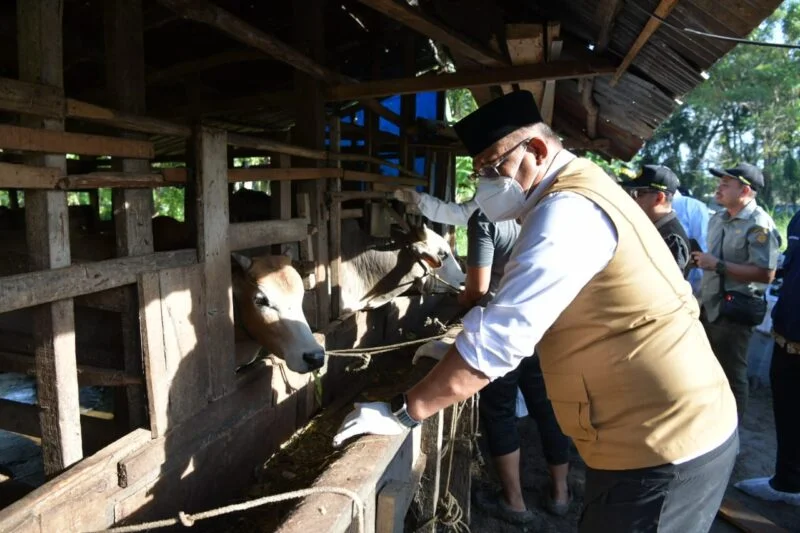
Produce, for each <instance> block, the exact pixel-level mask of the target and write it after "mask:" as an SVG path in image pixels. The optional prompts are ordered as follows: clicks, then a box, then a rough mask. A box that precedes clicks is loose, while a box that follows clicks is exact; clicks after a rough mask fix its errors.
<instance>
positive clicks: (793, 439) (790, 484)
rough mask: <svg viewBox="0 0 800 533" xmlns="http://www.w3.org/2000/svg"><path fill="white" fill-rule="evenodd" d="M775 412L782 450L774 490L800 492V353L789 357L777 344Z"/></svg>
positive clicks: (774, 354) (772, 371) (771, 372)
mask: <svg viewBox="0 0 800 533" xmlns="http://www.w3.org/2000/svg"><path fill="white" fill-rule="evenodd" d="M769 381H770V384H771V386H772V409H773V411H774V413H775V435H776V438H777V441H778V451H777V454H776V455H777V456H776V461H775V477H774V478H772V482H771V484H772V488H774V489H775V490H780V491H783V492H800V423H798V416H797V408H798V407H800V354H789V353H787V352H786V350H785V349H783V348H781V347H780V346H778V345H777V344H775V346H774V347H773V349H772V364H771V366H770V369H769Z"/></svg>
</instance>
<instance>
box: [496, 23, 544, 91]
mask: <svg viewBox="0 0 800 533" xmlns="http://www.w3.org/2000/svg"><path fill="white" fill-rule="evenodd" d="M506 44H507V46H508V53H509V55H510V56H511V62H512V63H513V64H514V65H534V64H538V63H544V62H545V42H544V27H543V26H542V25H541V24H508V25H507V26H506ZM519 88H520V90H523V91H530V92H531V94H533V97H534V99H535V100H536V105H538V106H539V107H541V105H542V98H543V97H544V83H543V82H541V81H534V82H527V83H520V84H519Z"/></svg>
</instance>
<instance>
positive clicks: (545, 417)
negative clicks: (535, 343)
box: [519, 355, 569, 465]
mask: <svg viewBox="0 0 800 533" xmlns="http://www.w3.org/2000/svg"><path fill="white" fill-rule="evenodd" d="M520 370H521V374H520V377H519V388H520V390H521V391H522V397H523V398H525V406H526V407H527V408H528V414H529V415H530V416H531V418H533V419H534V420H535V421H536V426H537V427H538V429H539V438H540V439H541V441H542V450H543V451H544V457H545V459H546V460H547V464H549V465H563V464H564V463H566V462H568V461H569V437H567V436H566V435H564V434H563V433H562V432H561V426H559V425H558V420H556V414H555V412H554V411H553V404H551V403H550V399H549V398H548V397H547V389H546V388H545V384H544V376H543V375H542V368H541V366H540V364H539V356H537V355H534V356H533V357H529V358H527V359H525V360H524V361H523V362H522V364H520Z"/></svg>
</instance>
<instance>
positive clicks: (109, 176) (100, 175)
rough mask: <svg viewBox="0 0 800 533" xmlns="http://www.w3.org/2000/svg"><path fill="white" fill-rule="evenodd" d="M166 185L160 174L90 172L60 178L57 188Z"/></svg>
mask: <svg viewBox="0 0 800 533" xmlns="http://www.w3.org/2000/svg"><path fill="white" fill-rule="evenodd" d="M165 185H168V183H167V182H166V180H165V179H164V176H163V175H162V174H154V173H149V172H145V173H142V174H135V173H131V172H90V173H88V174H73V175H70V176H66V177H64V178H61V179H60V180H59V181H58V184H57V187H58V188H59V189H65V190H80V189H98V188H108V189H152V188H155V187H163V186H165Z"/></svg>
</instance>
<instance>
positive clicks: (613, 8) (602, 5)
mask: <svg viewBox="0 0 800 533" xmlns="http://www.w3.org/2000/svg"><path fill="white" fill-rule="evenodd" d="M622 5H623V2H622V0H603V1H602V2H599V3H598V4H597V20H599V21H600V35H598V37H597V43H595V45H594V50H595V53H597V54H598V55H599V54H603V53H604V52H605V51H606V50H607V49H608V43H610V42H611V34H612V33H613V31H614V21H615V20H616V18H617V15H619V12H620V10H621V9H622Z"/></svg>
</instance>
